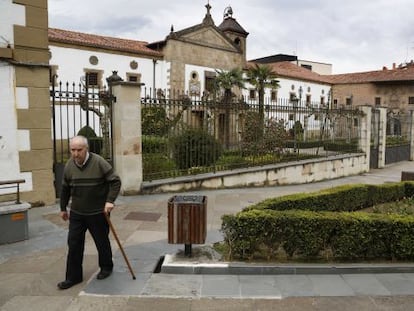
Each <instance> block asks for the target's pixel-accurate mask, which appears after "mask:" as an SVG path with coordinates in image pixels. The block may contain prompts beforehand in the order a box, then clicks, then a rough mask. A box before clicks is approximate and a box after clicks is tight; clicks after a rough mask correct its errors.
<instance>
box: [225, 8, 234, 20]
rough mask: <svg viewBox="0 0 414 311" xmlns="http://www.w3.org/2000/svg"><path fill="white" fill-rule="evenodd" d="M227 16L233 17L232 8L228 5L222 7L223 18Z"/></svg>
mask: <svg viewBox="0 0 414 311" xmlns="http://www.w3.org/2000/svg"><path fill="white" fill-rule="evenodd" d="M228 17H233V9H232V8H231V6H228V7H227V8H225V9H224V14H223V19H226V18H228Z"/></svg>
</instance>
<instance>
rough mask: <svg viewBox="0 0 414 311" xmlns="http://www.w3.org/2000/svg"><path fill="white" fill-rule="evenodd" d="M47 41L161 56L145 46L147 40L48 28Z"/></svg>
mask: <svg viewBox="0 0 414 311" xmlns="http://www.w3.org/2000/svg"><path fill="white" fill-rule="evenodd" d="M49 42H57V43H68V44H77V45H82V46H87V47H94V48H101V49H107V50H112V51H120V52H129V53H136V54H143V55H147V56H154V57H158V58H160V57H162V56H163V54H162V53H160V52H157V51H154V50H152V49H150V48H148V47H147V44H148V42H145V41H137V40H129V39H120V38H114V37H106V36H99V35H93V34H87V33H81V32H75V31H69V30H62V29H56V28H49Z"/></svg>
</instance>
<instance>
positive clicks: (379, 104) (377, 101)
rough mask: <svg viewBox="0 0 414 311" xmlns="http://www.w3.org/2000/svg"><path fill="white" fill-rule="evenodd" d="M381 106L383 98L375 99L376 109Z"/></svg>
mask: <svg viewBox="0 0 414 311" xmlns="http://www.w3.org/2000/svg"><path fill="white" fill-rule="evenodd" d="M378 106H381V97H375V107H378Z"/></svg>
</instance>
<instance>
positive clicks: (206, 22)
mask: <svg viewBox="0 0 414 311" xmlns="http://www.w3.org/2000/svg"><path fill="white" fill-rule="evenodd" d="M205 7H206V9H207V13H206V16H205V17H204V19H203V24H204V25H214V21H213V18H212V17H211V14H210V10H211V5H210V1H207V4H206V5H205Z"/></svg>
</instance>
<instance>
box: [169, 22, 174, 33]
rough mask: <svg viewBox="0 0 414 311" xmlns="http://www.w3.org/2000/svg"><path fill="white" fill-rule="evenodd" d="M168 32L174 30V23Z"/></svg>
mask: <svg viewBox="0 0 414 311" xmlns="http://www.w3.org/2000/svg"><path fill="white" fill-rule="evenodd" d="M170 32H174V25H173V24H171V29H170Z"/></svg>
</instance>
